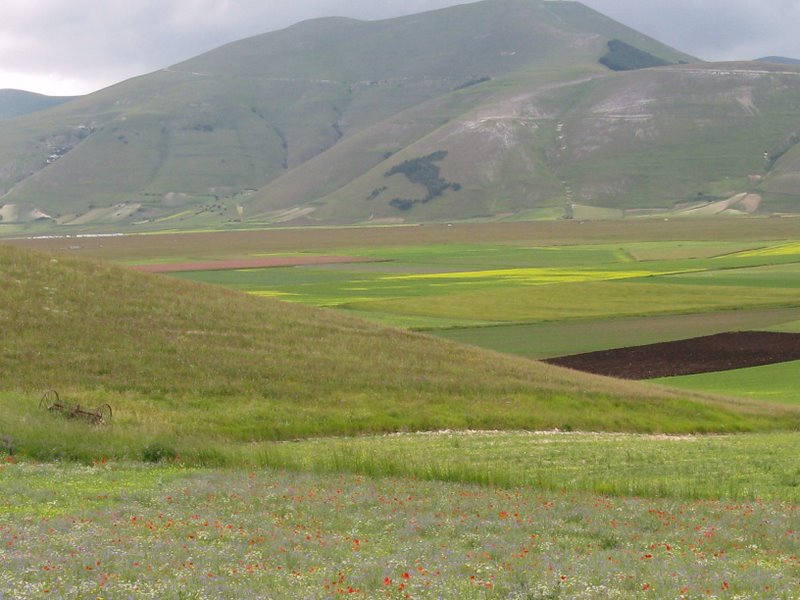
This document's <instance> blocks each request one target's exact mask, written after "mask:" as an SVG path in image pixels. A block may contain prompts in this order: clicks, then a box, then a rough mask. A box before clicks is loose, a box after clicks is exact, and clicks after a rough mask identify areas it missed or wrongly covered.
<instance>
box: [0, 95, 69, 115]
mask: <svg viewBox="0 0 800 600" xmlns="http://www.w3.org/2000/svg"><path fill="white" fill-rule="evenodd" d="M74 98H75V96H44V95H42V94H35V93H33V92H26V91H23V90H0V119H10V118H13V117H19V116H21V115H27V114H30V113H33V112H37V111H40V110H44V109H46V108H50V107H53V106H58V105H59V104H64V103H65V102H69V101H70V100H73V99H74Z"/></svg>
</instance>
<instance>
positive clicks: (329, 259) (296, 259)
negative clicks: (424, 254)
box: [133, 256, 382, 273]
mask: <svg viewBox="0 0 800 600" xmlns="http://www.w3.org/2000/svg"><path fill="white" fill-rule="evenodd" d="M364 262H382V261H381V260H378V259H374V258H359V257H356V256H272V257H265V258H242V259H237V260H212V261H203V262H188V263H161V264H149V265H134V267H133V268H134V269H136V270H137V271H144V272H146V273H177V272H180V271H230V270H232V269H267V268H270V267H305V266H311V265H334V264H344V263H364Z"/></svg>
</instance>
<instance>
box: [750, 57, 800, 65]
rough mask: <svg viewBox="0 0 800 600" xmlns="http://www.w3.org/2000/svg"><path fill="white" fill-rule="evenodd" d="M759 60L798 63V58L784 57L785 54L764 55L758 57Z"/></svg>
mask: <svg viewBox="0 0 800 600" xmlns="http://www.w3.org/2000/svg"><path fill="white" fill-rule="evenodd" d="M758 61H759V62H768V63H775V64H777V65H800V60H797V59H796V58H786V57H785V56H765V57H764V58H759V59H758Z"/></svg>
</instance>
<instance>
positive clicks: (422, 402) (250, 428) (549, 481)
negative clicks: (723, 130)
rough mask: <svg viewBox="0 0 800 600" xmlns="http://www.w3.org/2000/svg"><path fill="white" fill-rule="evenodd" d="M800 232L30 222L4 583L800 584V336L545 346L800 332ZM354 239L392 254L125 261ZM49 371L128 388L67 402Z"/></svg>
mask: <svg viewBox="0 0 800 600" xmlns="http://www.w3.org/2000/svg"><path fill="white" fill-rule="evenodd" d="M797 238H798V230H797V221H795V220H791V219H775V220H748V221H747V223H746V225H743V224H742V222H741V221H738V220H736V221H728V222H722V223H720V222H718V221H714V222H709V223H707V224H705V225H704V226H703V227H700V226H698V225H697V223H696V222H685V223H678V224H676V223H672V222H659V223H655V224H653V223H652V222H647V221H643V222H641V224H639V223H637V224H635V225H632V224H630V223H624V224H620V223H614V224H611V223H588V222H587V223H585V224H579V223H545V224H507V225H485V226H478V225H465V226H460V225H456V226H453V227H446V226H441V227H439V226H435V227H427V226H425V227H400V228H374V229H367V230H363V233H361V234H360V237H358V238H356V239H358V244H354V242H353V240H354V235H353V231H352V230H339V229H328V230H317V231H307V232H304V231H291V230H275V231H270V232H240V233H237V234H231V233H220V234H213V233H197V234H180V235H178V234H175V235H172V234H162V235H147V236H132V237H131V236H125V237H121V238H116V237H115V238H78V239H75V238H70V239H66V238H65V239H49V240H20V241H14V242H11V243H10V244H8V247H7V246H6V245H4V246H2V247H0V270H2V272H3V274H4V276H5V281H6V283H7V285H4V286H3V287H2V288H0V325H2V327H3V329H4V332H5V333H6V335H4V336H3V337H2V338H0V369H2V372H3V373H4V374H6V376H5V377H4V378H3V382H2V386H0V461H2V462H0V481H2V485H0V597H4V596H8V597H10V598H17V597H19V598H34V597H54V598H83V597H87V598H88V597H91V598H98V597H102V598H139V597H158V598H225V597H265V598H296V597H303V598H333V597H338V596H342V595H352V596H356V597H366V598H374V597H387V598H441V597H445V598H450V597H458V598H587V599H588V598H598V597H607V598H632V597H633V598H635V597H641V598H701V597H719V598H757V597H764V598H800V561H798V558H797V557H798V556H800V534H798V527H797V523H798V521H797V510H798V508H797V507H798V502H800V491H798V490H800V469H798V467H797V463H796V460H795V457H796V456H797V454H798V451H800V447H798V444H800V438H798V434H797V431H798V430H800V399H798V397H797V392H796V390H795V389H794V386H793V385H792V384H793V382H794V380H795V379H796V373H797V368H798V366H797V363H796V362H795V363H782V364H778V365H770V366H768V367H759V368H757V369H746V370H745V369H742V370H735V371H726V372H721V373H714V374H704V375H698V376H690V377H685V378H668V379H664V380H659V381H658V382H656V383H657V384H660V385H653V384H651V383H639V382H625V381H620V380H612V379H606V378H597V377H593V376H590V375H584V374H579V373H576V372H571V371H568V370H564V369H559V368H556V367H551V366H548V365H542V364H541V363H536V362H533V361H530V360H529V358H543V357H549V356H557V355H563V354H568V353H572V352H581V351H588V350H596V349H603V348H610V347H617V346H621V345H629V344H638V343H650V342H656V341H664V340H668V339H680V338H684V337H691V336H693V335H701V334H706V333H716V332H721V331H731V330H736V329H763V330H774V331H790V332H791V331H794V332H797V331H798V323H800V297H798V294H797V287H798V285H799V284H800V279H798V277H799V275H798V273H800V270H798V269H800V266H798V265H799V264H800V246H798V244H797V242H796V239H797ZM710 239H713V240H714V241H709V240H710ZM11 246H22V247H34V248H38V249H45V250H49V251H51V252H53V251H55V252H56V253H57V254H55V255H52V254H42V255H40V254H37V253H35V252H33V253H32V252H29V251H28V250H22V249H17V248H13V247H11ZM332 254H335V255H338V256H341V255H346V256H348V255H349V256H353V257H354V258H358V259H364V258H367V259H371V260H375V261H378V262H369V263H364V262H360V263H351V264H336V265H324V266H323V265H316V266H314V265H311V266H298V267H290V268H270V269H242V270H216V271H205V272H192V273H178V274H169V275H147V274H141V273H135V272H133V271H132V270H129V269H119V268H118V267H116V266H114V265H109V264H108V263H107V262H96V261H95V259H103V260H104V261H109V260H112V261H116V262H118V263H121V264H123V265H125V266H129V265H135V264H150V263H170V262H191V261H201V260H226V259H235V258H253V257H262V256H276V255H301V256H304V257H308V256H315V255H316V256H324V255H332ZM76 256H77V257H79V258H78V259H77V260H76V259H75V258H74V257H76ZM86 258H89V259H90V260H88V261H87V260H85V259H86ZM209 283H210V284H214V285H213V286H209V285H208V284H209ZM242 292H245V293H242ZM276 298H277V299H281V300H289V302H278V301H276ZM32 299H33V300H34V301H32ZM354 317H357V318H354ZM363 317H367V319H366V320H365V319H363ZM384 324H394V325H400V326H401V327H402V328H401V329H386V328H385V327H383V325H384ZM444 338H449V339H444ZM454 341H455V342H460V343H457V344H456V343H453V342H454ZM514 355H518V356H514ZM9 375H10V376H9ZM664 386H669V387H664ZM673 386H674V387H673ZM49 387H57V388H58V389H59V391H60V392H61V394H62V397H66V398H67V399H70V400H74V401H78V402H80V403H81V404H82V405H85V406H95V405H99V404H101V403H103V402H109V403H111V404H112V405H113V406H114V409H115V414H114V417H113V419H112V420H111V422H110V423H108V424H106V425H103V426H100V427H92V426H90V425H88V424H86V423H82V422H80V421H71V420H65V419H63V418H61V417H60V416H59V415H57V414H50V413H48V412H47V411H43V410H41V409H40V408H39V407H38V400H39V397H40V396H41V392H42V390H43V389H46V388H49Z"/></svg>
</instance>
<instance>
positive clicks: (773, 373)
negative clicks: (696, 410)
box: [654, 361, 800, 405]
mask: <svg viewBox="0 0 800 600" xmlns="http://www.w3.org/2000/svg"><path fill="white" fill-rule="evenodd" d="M798 375H800V361H792V362H785V363H779V364H776V365H766V366H763V367H750V368H748V369H735V370H732V371H720V372H717V373H703V374H700V375H685V376H682V377H665V378H662V379H658V380H654V381H658V382H659V383H662V384H664V385H669V386H674V387H678V388H681V389H687V390H699V391H705V392H711V393H714V394H723V395H728V396H745V397H747V398H757V399H759V400H766V401H768V402H785V403H787V404H795V405H800V385H798Z"/></svg>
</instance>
